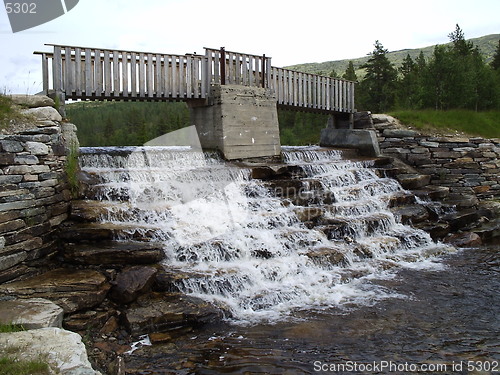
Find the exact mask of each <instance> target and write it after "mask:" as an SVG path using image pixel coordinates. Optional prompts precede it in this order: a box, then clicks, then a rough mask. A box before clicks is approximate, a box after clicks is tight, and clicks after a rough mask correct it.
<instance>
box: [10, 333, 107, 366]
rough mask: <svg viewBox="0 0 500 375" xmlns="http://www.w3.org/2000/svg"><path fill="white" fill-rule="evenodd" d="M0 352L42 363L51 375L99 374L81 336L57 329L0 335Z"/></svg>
mask: <svg viewBox="0 0 500 375" xmlns="http://www.w3.org/2000/svg"><path fill="white" fill-rule="evenodd" d="M0 352H2V353H11V355H12V356H15V357H16V358H18V359H20V360H25V361H30V360H42V361H44V362H46V363H47V364H48V365H49V367H50V369H51V373H54V374H60V375H99V374H100V373H99V372H97V371H95V370H94V369H93V368H92V366H91V364H90V362H89V360H88V358H87V350H86V349H85V345H84V344H83V342H82V338H81V336H80V335H78V334H77V333H74V332H70V331H66V330H63V329H60V328H55V327H50V328H40V329H32V330H29V331H21V332H13V333H0Z"/></svg>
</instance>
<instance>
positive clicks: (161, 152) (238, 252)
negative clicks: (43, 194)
mask: <svg viewBox="0 0 500 375" xmlns="http://www.w3.org/2000/svg"><path fill="white" fill-rule="evenodd" d="M283 163H284V166H285V167H291V166H293V167H294V168H290V170H291V171H292V172H293V173H291V174H290V175H289V176H288V177H287V178H279V179H277V180H272V179H267V180H259V179H255V178H252V165H249V164H241V163H240V164H238V163H229V162H225V161H223V160H221V159H220V158H219V157H218V156H217V154H215V153H203V152H199V151H195V150H193V149H190V148H189V147H129V148H105V149H97V148H82V149H81V156H80V164H81V168H82V170H83V171H84V172H85V173H86V174H88V175H89V176H92V178H93V182H92V186H91V193H89V194H90V195H89V197H91V198H94V199H98V200H102V201H108V202H114V203H116V204H115V205H111V206H109V207H110V208H109V211H108V212H107V213H106V214H105V215H103V216H102V217H101V221H103V222H111V223H114V224H118V225H119V224H123V225H127V226H130V225H133V226H135V227H136V228H137V230H138V231H143V233H144V237H145V238H146V237H147V238H148V240H150V241H155V242H160V243H162V246H163V248H164V251H165V254H166V259H165V261H164V266H165V268H166V269H168V270H169V271H171V272H173V273H177V274H178V275H179V277H178V278H176V286H177V287H178V288H179V289H180V290H181V291H182V292H184V293H187V294H190V295H194V296H197V297H201V298H203V299H205V300H207V301H210V302H212V303H214V304H217V305H220V306H224V307H225V308H226V309H228V310H229V311H230V312H231V314H232V317H233V319H235V320H237V321H243V322H248V321H250V322H252V321H260V320H266V321H273V320H279V319H283V318H284V317H287V316H290V315H293V314H294V312H296V311H300V310H308V309H309V310H310V309H324V308H329V307H334V306H342V305H346V304H352V303H355V304H358V303H359V304H372V303H375V302H376V301H377V300H379V299H381V298H386V297H389V296H395V294H394V293H393V292H391V291H390V290H388V289H385V288H383V287H381V286H379V285H377V284H376V283H375V282H373V281H374V280H378V279H383V278H388V277H392V275H394V270H395V269H398V268H400V267H414V268H418V267H439V262H438V261H437V260H436V259H437V258H436V255H439V254H441V253H442V252H443V251H447V250H449V249H447V248H446V247H445V246H444V245H442V244H436V243H434V242H433V241H432V239H431V238H430V236H429V235H428V234H427V233H426V232H424V231H421V230H417V229H414V228H412V227H411V226H408V225H403V224H402V223H401V222H400V220H398V218H397V217H395V216H394V214H393V213H392V212H391V210H390V202H391V198H392V197H394V196H396V195H398V194H403V193H405V192H404V191H403V189H402V187H401V186H400V185H399V183H398V182H397V181H395V180H393V179H390V178H381V177H378V176H377V173H376V171H375V169H374V168H373V161H370V160H360V161H355V160H354V161H350V160H345V159H344V158H343V152H342V151H339V150H329V149H321V148H318V147H284V148H283ZM270 167H273V166H272V165H271V166H270ZM274 167H275V169H277V168H280V167H283V165H281V166H280V165H274ZM129 239H130V238H127V233H124V234H123V235H122V236H121V238H119V240H123V241H126V240H129Z"/></svg>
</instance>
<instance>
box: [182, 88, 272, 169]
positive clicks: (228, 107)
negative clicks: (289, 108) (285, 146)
mask: <svg viewBox="0 0 500 375" xmlns="http://www.w3.org/2000/svg"><path fill="white" fill-rule="evenodd" d="M209 98H210V99H209V100H208V101H203V102H202V103H200V102H198V101H193V102H188V105H189V108H190V114H191V124H194V125H196V129H197V131H198V135H199V137H200V143H201V146H202V147H203V148H204V149H218V150H220V151H221V152H222V154H223V155H224V157H225V158H226V159H227V160H234V159H245V158H253V157H262V156H276V155H279V154H280V153H281V145H280V135H279V124H278V112H277V109H276V97H275V96H274V95H273V94H272V93H271V92H270V90H269V89H266V88H260V87H249V86H239V85H214V86H213V87H212V88H211V94H210V96H209Z"/></svg>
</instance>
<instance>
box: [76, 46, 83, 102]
mask: <svg viewBox="0 0 500 375" xmlns="http://www.w3.org/2000/svg"><path fill="white" fill-rule="evenodd" d="M74 82H75V94H76V95H77V96H82V91H83V89H82V49H81V48H78V47H77V48H75V81H74Z"/></svg>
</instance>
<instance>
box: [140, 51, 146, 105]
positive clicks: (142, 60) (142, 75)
mask: <svg viewBox="0 0 500 375" xmlns="http://www.w3.org/2000/svg"><path fill="white" fill-rule="evenodd" d="M145 79H146V57H145V56H144V53H139V97H140V98H144V97H145V96H146V95H145V94H146V83H145V82H144V80H145Z"/></svg>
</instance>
